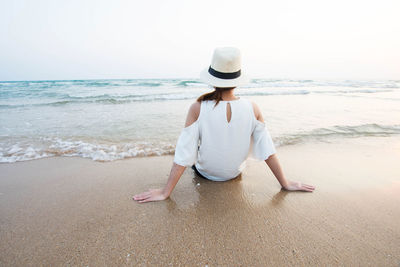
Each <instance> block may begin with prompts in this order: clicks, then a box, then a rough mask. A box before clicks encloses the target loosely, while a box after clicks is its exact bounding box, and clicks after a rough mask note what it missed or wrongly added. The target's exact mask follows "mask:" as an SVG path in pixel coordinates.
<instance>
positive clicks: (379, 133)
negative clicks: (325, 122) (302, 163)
mask: <svg viewBox="0 0 400 267" xmlns="http://www.w3.org/2000/svg"><path fill="white" fill-rule="evenodd" d="M393 135H400V124H399V125H379V124H375V123H371V124H362V125H353V126H344V125H336V126H332V127H329V128H317V129H313V130H311V131H307V132H299V133H296V134H287V135H283V136H280V137H277V138H276V140H274V141H276V143H277V145H278V146H284V145H293V144H298V143H304V142H308V141H310V140H312V141H315V140H320V141H321V140H322V141H323V140H329V139H332V138H357V137H388V136H393Z"/></svg>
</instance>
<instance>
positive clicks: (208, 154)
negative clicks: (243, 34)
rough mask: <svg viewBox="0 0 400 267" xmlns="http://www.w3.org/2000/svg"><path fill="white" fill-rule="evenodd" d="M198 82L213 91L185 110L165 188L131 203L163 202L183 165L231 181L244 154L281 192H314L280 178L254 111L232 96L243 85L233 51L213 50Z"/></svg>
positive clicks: (271, 148)
mask: <svg viewBox="0 0 400 267" xmlns="http://www.w3.org/2000/svg"><path fill="white" fill-rule="evenodd" d="M201 79H202V81H204V82H205V83H207V84H210V85H212V86H213V87H214V88H215V90H214V91H213V92H211V93H207V94H204V95H202V96H200V97H199V98H198V99H197V101H196V102H195V103H193V104H192V106H191V107H190V109H189V112H188V114H187V118H186V123H185V128H184V129H183V131H182V133H181V135H180V136H179V139H178V142H177V145H176V149H175V157H174V163H173V166H172V168H171V172H170V175H169V178H168V181H167V184H166V186H165V187H164V188H163V189H150V190H148V191H147V192H144V193H141V194H138V195H135V196H134V197H133V199H134V200H136V201H138V202H140V203H144V202H149V201H158V200H164V199H166V198H168V197H169V195H170V194H171V192H172V190H173V189H174V187H175V185H176V184H177V182H178V180H179V179H180V177H181V176H182V174H183V172H184V170H185V168H186V167H188V166H192V168H193V169H194V171H195V172H196V173H197V174H198V175H200V176H202V177H203V178H206V179H209V180H213V181H227V180H230V179H233V178H236V177H237V176H238V175H240V173H241V172H242V170H243V169H244V167H245V163H246V159H247V157H248V155H249V152H250V153H251V154H252V156H253V157H254V158H256V159H259V160H263V161H265V162H266V164H267V165H268V167H269V168H270V169H271V171H272V173H273V174H274V175H275V177H276V179H277V180H278V181H279V183H280V184H281V186H282V188H283V189H285V190H289V191H307V192H312V191H313V190H314V189H315V187H314V186H312V185H307V184H303V183H301V182H294V181H289V180H287V179H286V178H285V176H284V174H283V172H282V169H281V166H280V164H279V161H278V157H277V156H276V153H275V152H276V151H275V147H274V144H273V142H272V139H271V137H270V135H269V133H268V131H267V129H266V127H265V124H264V119H263V117H262V114H261V112H260V109H259V107H258V106H257V105H256V104H255V103H253V102H251V101H249V100H247V99H244V98H239V97H236V96H235V94H234V89H235V87H236V86H238V85H239V84H241V83H243V82H244V76H243V75H242V73H241V57H240V51H239V50H238V49H236V48H232V47H224V48H217V49H215V51H214V55H213V58H212V62H211V65H210V67H209V68H208V69H206V70H204V71H203V72H202V74H201Z"/></svg>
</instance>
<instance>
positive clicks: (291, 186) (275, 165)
mask: <svg viewBox="0 0 400 267" xmlns="http://www.w3.org/2000/svg"><path fill="white" fill-rule="evenodd" d="M265 163H267V165H268V167H269V168H270V169H271V171H272V173H273V174H274V175H275V177H276V179H277V180H278V182H279V183H280V184H281V186H282V188H283V189H285V190H288V191H306V192H312V191H314V189H315V186H312V185H308V184H303V183H301V182H295V181H289V180H287V179H286V178H285V175H284V174H283V171H282V168H281V165H280V164H279V160H278V156H277V155H276V154H273V155H271V156H269V157H268V158H267V159H266V160H265Z"/></svg>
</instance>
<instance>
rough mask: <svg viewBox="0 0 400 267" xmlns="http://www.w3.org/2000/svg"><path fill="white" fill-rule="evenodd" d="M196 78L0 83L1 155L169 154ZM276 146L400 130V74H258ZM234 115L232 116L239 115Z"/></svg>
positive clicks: (200, 90)
mask: <svg viewBox="0 0 400 267" xmlns="http://www.w3.org/2000/svg"><path fill="white" fill-rule="evenodd" d="M212 90H213V89H212V88H211V87H210V86H207V85H206V84H203V83H201V82H200V81H199V80H196V79H112V80H106V79H102V80H55V81H3V82H0V162H3V163H5V162H17V161H26V160H33V159H39V158H47V157H60V156H63V157H83V158H90V159H92V160H95V161H114V160H120V159H127V158H134V157H148V156H161V155H172V154H173V153H174V148H175V144H176V141H177V138H178V136H179V134H180V132H181V131H182V129H183V127H184V123H185V118H186V114H187V111H188V109H189V107H190V105H191V104H192V103H193V102H194V101H196V98H197V97H198V96H200V95H201V94H204V93H206V92H210V91H212ZM235 94H236V95H237V96H239V97H242V98H247V99H250V100H252V101H255V102H256V103H257V104H258V105H259V107H260V108H261V111H262V113H263V116H264V119H265V121H266V125H267V128H268V130H269V132H270V133H271V136H272V138H273V140H274V143H275V146H276V147H278V149H279V147H282V146H290V145H295V144H300V143H310V142H329V143H334V142H338V141H340V139H353V140H356V139H357V138H368V137H382V138H387V137H393V136H400V80H368V81H366V80H293V79H252V80H250V82H249V83H248V84H247V85H245V86H243V87H239V88H237V89H235ZM232 116H234V114H232Z"/></svg>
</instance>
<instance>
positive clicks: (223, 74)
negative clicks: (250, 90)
mask: <svg viewBox="0 0 400 267" xmlns="http://www.w3.org/2000/svg"><path fill="white" fill-rule="evenodd" d="M208 73H210V74H211V75H212V76H214V77H217V78H220V79H225V80H229V79H236V78H238V77H240V70H238V71H235V72H219V71H217V70H214V69H213V68H211V66H210V67H209V68H208Z"/></svg>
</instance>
